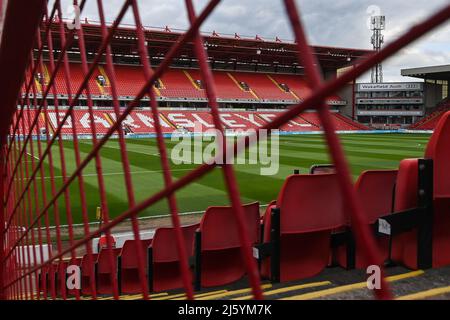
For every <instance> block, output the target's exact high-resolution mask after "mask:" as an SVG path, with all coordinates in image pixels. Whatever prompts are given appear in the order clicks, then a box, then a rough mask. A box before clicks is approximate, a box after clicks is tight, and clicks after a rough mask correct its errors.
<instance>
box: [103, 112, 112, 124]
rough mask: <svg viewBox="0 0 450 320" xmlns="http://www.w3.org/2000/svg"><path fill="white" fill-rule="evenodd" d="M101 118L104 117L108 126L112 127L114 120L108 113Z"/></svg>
mask: <svg viewBox="0 0 450 320" xmlns="http://www.w3.org/2000/svg"><path fill="white" fill-rule="evenodd" d="M103 116H104V117H105V119H106V121H108V122H109V124H110V125H111V126H113V125H114V119H113V118H112V116H111V115H110V114H109V113H103Z"/></svg>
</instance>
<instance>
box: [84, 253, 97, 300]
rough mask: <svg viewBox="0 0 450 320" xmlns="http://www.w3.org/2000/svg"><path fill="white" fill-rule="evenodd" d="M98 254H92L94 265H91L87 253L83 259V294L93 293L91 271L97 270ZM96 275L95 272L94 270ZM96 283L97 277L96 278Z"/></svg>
mask: <svg viewBox="0 0 450 320" xmlns="http://www.w3.org/2000/svg"><path fill="white" fill-rule="evenodd" d="M97 258H98V254H97V253H93V254H92V255H91V259H92V265H91V266H90V265H89V258H88V255H87V254H85V255H84V256H83V258H82V259H81V265H80V266H81V294H82V295H92V291H91V273H92V272H94V271H95V264H96V263H97ZM94 276H95V272H94ZM94 284H95V279H94Z"/></svg>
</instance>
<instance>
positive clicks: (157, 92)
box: [153, 86, 161, 97]
mask: <svg viewBox="0 0 450 320" xmlns="http://www.w3.org/2000/svg"><path fill="white" fill-rule="evenodd" d="M153 90H155V93H156V95H157V96H158V97H160V96H161V91H159V89H158V88H157V87H156V86H153Z"/></svg>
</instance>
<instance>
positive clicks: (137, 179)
mask: <svg viewBox="0 0 450 320" xmlns="http://www.w3.org/2000/svg"><path fill="white" fill-rule="evenodd" d="M340 138H341V141H342V142H343V145H344V147H345V152H346V155H347V157H348V160H349V161H350V165H351V170H352V174H353V177H354V179H356V178H357V177H358V175H359V174H360V173H361V172H362V171H364V170H370V169H392V168H397V167H398V164H399V162H400V160H402V159H404V158H409V157H421V156H423V154H424V149H425V147H426V144H427V141H428V140H429V135H422V134H420V135H419V134H347V135H341V136H340ZM166 142H167V146H168V148H169V154H170V149H171V148H172V147H173V145H174V142H172V141H170V139H169V140H166ZM33 144H34V148H35V150H36V142H33ZM43 147H45V145H43ZM63 148H64V156H65V159H66V163H67V172H68V173H70V174H71V173H72V172H73V170H74V169H75V167H76V166H75V156H74V150H73V143H72V142H70V141H64V143H63ZM80 148H81V157H82V159H83V158H84V157H85V156H86V155H87V154H88V152H89V151H90V150H91V148H92V142H91V141H90V140H80ZM28 149H29V148H28ZM127 150H128V157H129V160H130V166H131V172H132V180H133V186H134V193H135V196H136V201H137V202H139V201H142V200H144V199H146V198H147V197H149V196H151V195H153V194H154V193H156V192H158V191H160V190H161V189H162V188H163V187H164V184H163V179H162V172H161V167H160V157H159V153H158V148H157V145H156V140H155V139H128V140H127ZM27 151H29V150H27ZM52 155H53V165H54V174H55V177H56V179H55V182H56V188H57V190H58V188H59V187H60V186H61V184H62V178H61V172H62V171H61V161H60V152H59V146H58V144H57V143H56V144H55V145H54V146H53V147H52ZM279 159H280V167H279V172H278V174H277V175H275V176H261V175H260V167H259V166H258V165H248V164H247V165H236V166H235V171H236V176H237V178H238V182H239V189H240V193H241V196H242V201H243V202H251V201H259V202H260V203H261V204H267V203H269V202H270V201H271V200H273V199H276V197H277V194H278V191H279V190H280V187H281V186H282V184H283V181H284V179H285V177H286V176H288V175H289V174H291V173H292V172H293V170H294V169H300V170H301V172H302V173H306V172H308V169H309V168H310V167H311V166H312V165H314V164H328V163H330V159H329V156H328V152H327V148H326V144H325V143H324V140H323V137H322V136H320V135H300V136H281V137H280V158H279ZM101 161H102V167H103V173H104V181H105V186H106V192H107V200H108V207H109V214H110V217H115V216H117V215H119V214H120V213H122V212H124V211H125V210H126V209H127V208H128V200H127V193H126V188H125V180H124V176H123V167H122V162H121V157H120V152H119V144H118V141H117V140H111V141H109V142H108V143H107V144H106V145H105V146H104V147H103V148H102V151H101ZM26 163H27V165H28V166H29V168H30V169H31V161H30V157H28V159H27V162H26ZM196 166H197V165H174V164H173V163H172V164H171V167H172V169H173V178H174V179H178V178H180V177H182V176H183V175H185V174H187V173H188V172H189V170H192V169H193V168H195V167H196ZM45 175H46V176H47V177H46V178H44V179H45V185H46V186H47V187H46V193H47V195H46V196H47V199H50V196H51V187H50V179H49V178H48V177H49V176H50V172H49V161H48V160H46V161H45ZM83 175H84V180H85V190H86V196H87V202H88V212H89V217H90V220H91V221H95V212H96V207H97V206H99V205H100V200H99V199H100V197H99V192H98V182H97V176H96V170H95V165H94V161H92V162H91V163H90V164H89V165H88V166H87V167H86V169H85V170H84V172H83ZM38 177H39V178H38V180H37V182H39V183H38V185H39V186H40V179H41V178H40V175H38ZM16 183H18V182H17V181H16ZM30 191H31V195H32V197H31V199H32V200H33V196H34V194H35V193H34V189H33V184H32V188H31V190H30ZM37 194H38V197H39V198H40V202H41V204H40V207H41V208H42V198H43V197H42V192H41V191H40V188H38V192H37ZM69 198H70V207H71V210H72V215H73V218H74V221H73V222H74V223H81V222H82V217H81V206H80V196H79V184H78V180H76V181H75V182H74V183H72V184H71V186H70V188H69ZM176 198H177V201H178V207H179V212H192V211H202V210H205V209H206V208H207V207H208V206H212V205H227V204H228V203H229V202H228V198H227V193H226V191H225V187H224V183H223V175H222V172H221V169H220V168H216V169H215V170H214V171H213V172H212V173H210V174H208V175H206V176H205V177H203V178H201V179H200V180H198V181H196V182H195V183H192V184H191V185H189V186H188V187H186V188H184V189H182V190H180V191H179V192H177V194H176ZM32 202H34V201H32ZM65 205H66V204H65V200H64V196H61V197H60V199H59V201H58V207H59V212H60V214H59V215H60V223H61V224H65V223H67V218H66V214H65V212H66V210H65ZM31 206H32V207H33V209H34V204H31ZM41 208H38V209H39V210H36V211H38V212H39V211H40V210H41ZM168 213H169V210H168V206H167V202H166V201H160V202H159V203H156V204H154V205H153V206H151V207H150V208H147V209H146V210H145V211H143V212H141V213H140V217H142V216H155V215H158V216H159V215H165V214H168ZM48 217H49V220H50V222H51V223H54V208H51V209H50V210H49V211H48ZM41 223H44V221H43V220H42V221H41Z"/></svg>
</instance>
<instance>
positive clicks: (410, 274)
mask: <svg viewBox="0 0 450 320" xmlns="http://www.w3.org/2000/svg"><path fill="white" fill-rule="evenodd" d="M424 273H425V272H424V271H423V270H418V271H413V272H408V273H403V274H400V275H396V276H390V277H387V278H386V281H387V282H395V281H399V280H403V279H407V278H413V277H417V276H420V275H422V274H424ZM364 288H367V282H358V283H354V284H348V285H345V286H339V287H335V288H330V289H325V290H320V291H315V292H310V293H304V294H300V295H297V296H293V297H288V298H283V299H280V300H309V299H317V298H321V297H325V296H330V295H333V294H338V293H343V292H348V291H353V290H357V289H364Z"/></svg>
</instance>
